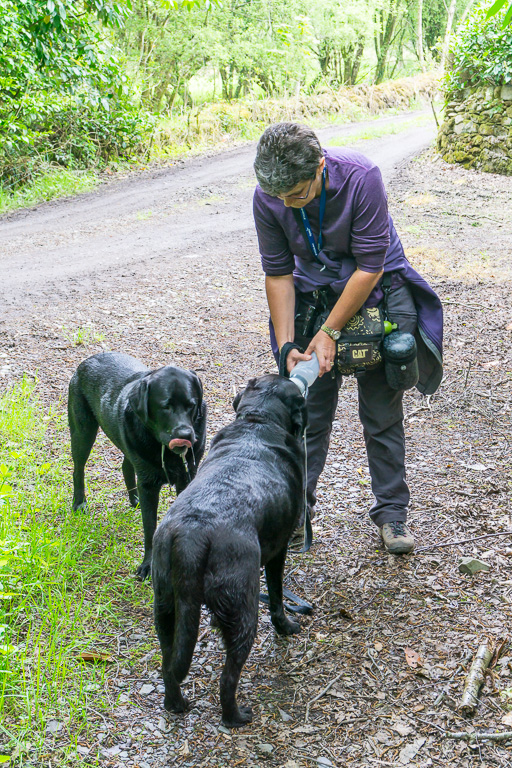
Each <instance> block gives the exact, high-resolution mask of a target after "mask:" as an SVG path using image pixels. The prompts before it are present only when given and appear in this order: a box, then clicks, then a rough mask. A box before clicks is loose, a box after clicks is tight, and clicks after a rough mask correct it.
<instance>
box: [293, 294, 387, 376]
mask: <svg viewBox="0 0 512 768" xmlns="http://www.w3.org/2000/svg"><path fill="white" fill-rule="evenodd" d="M338 298H339V296H338V294H336V293H334V291H332V290H330V289H318V290H316V291H313V292H312V293H310V294H307V295H302V296H301V297H300V299H299V302H298V306H297V314H296V315H295V331H296V334H297V335H298V336H302V337H304V338H308V339H309V338H311V337H312V336H314V335H315V334H316V333H318V331H319V330H320V328H321V326H322V325H323V324H324V323H325V321H326V320H327V318H328V316H329V313H330V311H331V309H332V307H333V306H334V304H335V303H336V301H337V299H338ZM384 319H385V318H384V312H383V309H382V307H381V306H380V305H378V306H376V307H361V309H360V310H359V312H356V314H355V315H354V317H352V318H350V320H349V321H348V323H347V324H346V325H345V326H344V328H342V329H341V336H340V338H339V339H338V341H337V342H336V358H335V364H334V367H335V369H336V370H337V371H338V372H339V373H342V374H343V375H345V376H347V375H350V374H356V375H357V374H362V373H364V372H365V371H367V370H370V369H371V368H375V367H376V366H377V365H379V364H380V363H381V362H382V340H383V339H384Z"/></svg>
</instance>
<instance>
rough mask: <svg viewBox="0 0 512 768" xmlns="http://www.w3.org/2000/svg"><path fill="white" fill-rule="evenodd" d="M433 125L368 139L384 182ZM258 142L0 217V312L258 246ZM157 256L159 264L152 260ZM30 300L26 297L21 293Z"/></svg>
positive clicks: (332, 131) (343, 130)
mask: <svg viewBox="0 0 512 768" xmlns="http://www.w3.org/2000/svg"><path fill="white" fill-rule="evenodd" d="M418 114H420V115H421V114H424V113H410V114H407V115H401V116H400V117H392V118H389V117H388V118H381V119H379V120H378V121H372V122H371V123H362V124H357V125H350V126H347V125H345V126H340V127H338V128H328V129H324V130H322V131H319V135H320V136H321V138H322V140H323V141H327V140H329V139H331V138H332V137H334V136H338V135H340V136H341V135H343V136H347V135H350V133H353V132H354V131H356V130H360V129H361V128H362V127H365V126H370V127H371V126H375V125H386V124H387V123H390V122H393V123H394V124H399V123H400V122H410V121H411V118H413V117H415V116H417V115H418ZM433 135H434V131H433V127H432V125H427V126H422V127H418V128H415V129H412V130H409V131H408V132H407V133H406V134H400V138H399V139H398V137H397V136H396V135H395V136H390V137H389V138H385V139H380V140H378V141H376V142H372V144H373V146H372V145H370V146H369V147H368V150H367V153H368V154H369V155H370V156H371V157H373V158H374V159H375V160H376V161H378V163H379V165H380V167H381V169H382V172H383V174H384V177H385V179H386V180H388V179H389V178H391V176H392V175H393V172H394V170H395V169H396V167H397V166H399V165H400V164H401V163H402V162H403V161H404V160H405V159H406V158H407V157H409V156H411V155H412V154H414V153H415V152H417V151H419V150H420V149H422V148H423V147H425V146H426V145H427V144H428V142H429V141H431V139H432V137H433ZM253 160H254V145H252V144H251V145H249V146H243V147H239V148H237V149H233V150H230V151H228V152H223V153H221V154H215V155H212V156H210V157H201V158H197V159H194V160H189V161H185V162H181V163H177V164H176V165H174V166H172V167H170V168H165V169H162V170H157V171H148V172H145V173H141V174H140V175H136V176H132V177H130V178H128V179H125V180H122V181H119V182H114V183H112V184H105V185H104V186H103V187H101V188H100V189H99V190H98V191H96V192H92V193H89V194H85V195H80V196H79V197H76V198H73V199H70V200H61V201H58V202H53V203H47V204H44V205H41V206H39V207H38V208H37V209H34V210H30V211H22V212H17V213H14V214H9V215H7V216H4V217H2V218H0V252H1V253H2V257H1V264H2V274H3V279H2V281H1V283H2V284H1V285H0V318H1V317H2V315H3V312H4V309H5V308H7V307H9V306H10V307H13V306H14V307H20V306H21V305H22V306H24V307H25V308H27V303H29V302H30V300H37V299H38V298H43V299H44V300H51V297H52V296H53V295H56V296H57V297H65V296H69V295H70V294H73V293H75V292H78V293H79V294H82V295H84V294H85V293H87V292H88V291H89V290H90V289H91V288H92V286H95V285H98V284H102V285H103V287H106V286H107V285H108V286H112V287H115V288H116V289H119V287H121V286H123V285H124V284H125V283H126V282H128V281H127V278H131V277H133V276H135V275H141V274H143V273H146V272H147V271H148V270H150V271H151V272H157V271H158V266H159V264H170V263H175V262H176V261H177V260H178V259H182V258H194V257H195V258H196V259H198V261H200V260H201V259H204V258H208V259H215V258H217V257H219V256H222V255H223V254H226V253H236V252H237V251H240V250H245V249H251V251H252V252H253V253H254V251H255V233H254V225H253V221H252V207H251V200H252V191H253V188H254V174H253V171H252V162H253ZM152 262H155V263H152ZM28 297H29V302H27V298H28Z"/></svg>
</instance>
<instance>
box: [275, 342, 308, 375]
mask: <svg viewBox="0 0 512 768" xmlns="http://www.w3.org/2000/svg"><path fill="white" fill-rule="evenodd" d="M292 349H298V350H299V352H301V353H303V352H304V350H303V349H302V347H301V346H299V344H295V343H294V342H293V341H287V342H285V343H284V344H283V346H282V347H281V350H280V352H279V375H280V376H286V378H288V377H289V376H290V374H289V373H288V369H287V367H286V360H287V358H288V355H289V354H290V352H291V351H292Z"/></svg>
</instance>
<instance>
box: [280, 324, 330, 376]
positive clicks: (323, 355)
mask: <svg viewBox="0 0 512 768" xmlns="http://www.w3.org/2000/svg"><path fill="white" fill-rule="evenodd" d="M313 352H316V356H317V357H318V364H319V366H320V372H319V374H318V375H319V376H323V375H324V373H329V372H330V371H331V370H332V366H333V365H334V358H335V357H336V342H335V341H333V340H332V339H331V337H330V336H328V335H327V334H326V333H325V332H324V331H318V333H317V334H316V336H313V338H312V339H311V341H310V342H309V346H308V348H307V349H306V352H305V355H304V356H303V357H305V359H307V360H309V359H310V357H311V354H312V353H313ZM290 355H291V353H290ZM290 355H289V356H288V359H289V358H290Z"/></svg>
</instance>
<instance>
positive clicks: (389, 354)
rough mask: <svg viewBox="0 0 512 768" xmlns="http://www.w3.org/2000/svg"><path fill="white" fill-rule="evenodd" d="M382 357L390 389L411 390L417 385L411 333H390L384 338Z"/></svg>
mask: <svg viewBox="0 0 512 768" xmlns="http://www.w3.org/2000/svg"><path fill="white" fill-rule="evenodd" d="M382 355H383V357H384V366H385V371H386V381H387V382H388V384H389V386H390V387H391V388H392V389H411V387H414V386H415V385H416V384H417V383H418V379H419V371H418V353H417V348H416V340H415V338H414V336H413V335H412V333H402V331H391V333H389V334H388V335H387V336H385V337H384V341H383V349H382Z"/></svg>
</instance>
